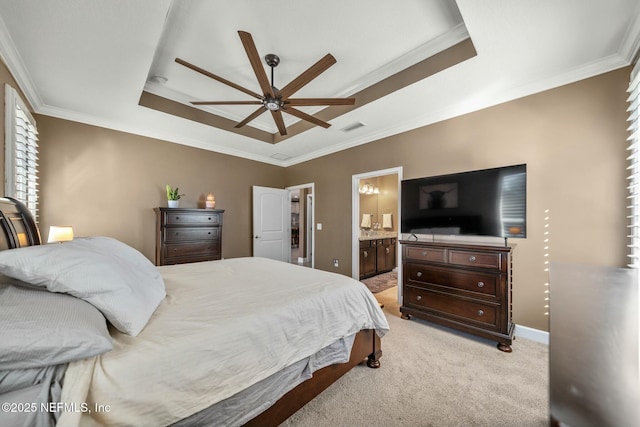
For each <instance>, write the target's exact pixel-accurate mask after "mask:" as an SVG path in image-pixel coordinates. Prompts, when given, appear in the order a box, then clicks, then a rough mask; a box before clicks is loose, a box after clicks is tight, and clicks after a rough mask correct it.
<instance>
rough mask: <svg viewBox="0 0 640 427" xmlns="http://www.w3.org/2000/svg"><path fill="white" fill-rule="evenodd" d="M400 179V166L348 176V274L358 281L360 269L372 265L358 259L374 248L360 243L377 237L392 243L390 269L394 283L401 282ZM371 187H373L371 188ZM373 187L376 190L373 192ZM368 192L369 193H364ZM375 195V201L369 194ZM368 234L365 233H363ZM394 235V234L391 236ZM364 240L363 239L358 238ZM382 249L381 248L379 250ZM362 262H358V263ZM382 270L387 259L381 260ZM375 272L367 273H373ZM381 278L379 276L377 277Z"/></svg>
mask: <svg viewBox="0 0 640 427" xmlns="http://www.w3.org/2000/svg"><path fill="white" fill-rule="evenodd" d="M401 181H402V166H400V167H396V168H390V169H383V170H377V171H371V172H367V173H362V174H358V175H353V176H352V203H351V206H352V219H351V221H352V227H351V229H352V238H351V242H352V248H351V277H353V278H354V279H356V280H360V277H361V276H362V275H361V271H360V270H361V268H363V269H369V268H372V267H371V264H370V263H367V262H366V260H361V258H362V257H363V255H364V253H363V251H366V252H368V255H373V254H374V251H367V249H366V248H364V249H363V248H361V246H363V245H366V244H367V241H366V240H367V239H374V238H376V237H378V236H380V237H381V238H382V239H381V240H382V243H383V245H384V244H388V243H392V241H393V244H395V260H394V264H395V265H394V266H393V270H392V271H393V272H394V273H395V274H397V276H396V280H397V283H398V285H401V283H402V279H401V278H402V264H401V262H400V261H401V259H402V257H401V248H400V244H399V242H400V237H401V235H400V203H401V200H400V194H401V193H400V183H401ZM372 187H373V188H372ZM376 188H377V193H376ZM370 191H371V194H367V193H368V192H370ZM373 195H375V200H374V199H373V198H371V196H373ZM367 234H368V235H367ZM391 236H395V237H391ZM361 239H364V240H361ZM385 249H386V248H385ZM382 252H383V253H384V252H385V251H384V250H383V251H382ZM375 256H376V263H377V262H378V259H377V258H378V257H379V255H378V248H377V247H376V248H375ZM361 261H362V262H361ZM384 262H385V269H386V268H387V267H389V266H388V262H389V260H388V258H387V259H386V260H385V261H384ZM377 270H378V268H377V266H376V272H375V273H370V272H367V275H368V274H376V273H377ZM380 277H383V276H380ZM401 292H402V286H398V301H401V298H402V295H401Z"/></svg>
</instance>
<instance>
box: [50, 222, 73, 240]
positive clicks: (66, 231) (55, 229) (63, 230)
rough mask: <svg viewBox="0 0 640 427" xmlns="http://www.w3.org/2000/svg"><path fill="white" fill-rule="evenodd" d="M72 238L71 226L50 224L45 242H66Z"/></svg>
mask: <svg viewBox="0 0 640 427" xmlns="http://www.w3.org/2000/svg"><path fill="white" fill-rule="evenodd" d="M69 240H73V227H71V226H70V225H52V226H51V227H49V239H48V240H47V243H53V242H68V241H69Z"/></svg>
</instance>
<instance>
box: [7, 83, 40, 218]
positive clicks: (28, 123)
mask: <svg viewBox="0 0 640 427" xmlns="http://www.w3.org/2000/svg"><path fill="white" fill-rule="evenodd" d="M4 173H5V195H7V196H10V197H13V198H15V199H18V200H20V201H21V202H22V203H24V204H25V205H26V206H27V207H28V208H29V210H30V211H31V213H32V214H33V216H34V218H35V220H36V221H38V129H37V127H36V122H35V120H34V119H33V117H32V116H31V113H29V109H28V108H27V107H26V105H25V104H24V102H23V101H22V99H20V96H19V95H18V93H17V92H16V90H15V89H13V88H12V87H11V86H9V85H5V172H4Z"/></svg>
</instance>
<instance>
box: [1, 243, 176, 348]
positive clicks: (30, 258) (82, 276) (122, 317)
mask: <svg viewBox="0 0 640 427" xmlns="http://www.w3.org/2000/svg"><path fill="white" fill-rule="evenodd" d="M0 273H3V274H5V275H7V276H9V277H14V278H16V279H19V280H22V281H23V282H26V283H29V284H31V285H35V286H40V287H44V288H46V289H48V290H49V291H51V292H61V293H67V294H70V295H73V296H75V297H77V298H80V299H83V300H85V301H87V302H88V303H91V304H92V305H93V306H95V307H96V308H97V309H98V310H100V311H101V312H102V314H104V316H105V317H106V318H107V319H108V320H109V321H110V322H111V324H112V325H113V326H115V327H116V328H117V329H118V330H120V331H122V332H124V333H126V334H129V335H133V336H136V335H138V334H139V333H140V331H142V329H143V328H144V327H145V325H146V324H147V322H148V321H149V318H150V317H151V315H152V314H153V312H154V311H155V309H156V308H157V307H158V305H159V304H160V302H161V301H162V300H163V299H164V297H165V295H166V293H165V287H164V281H163V280H162V276H161V275H160V272H159V271H158V269H157V268H156V267H155V266H154V265H153V264H152V263H151V262H150V261H149V260H148V259H147V258H146V257H145V256H144V255H142V254H141V253H140V252H138V251H137V250H135V249H133V248H132V247H130V246H127V245H126V244H124V243H122V242H119V241H118V240H115V239H111V238H109V237H79V238H76V239H74V240H72V241H70V242H64V243H53V244H48V245H39V246H29V247H25V248H18V249H10V250H4V251H0Z"/></svg>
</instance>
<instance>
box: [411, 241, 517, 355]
mask: <svg viewBox="0 0 640 427" xmlns="http://www.w3.org/2000/svg"><path fill="white" fill-rule="evenodd" d="M400 243H401V244H402V268H403V273H402V278H403V280H402V295H403V298H402V306H401V307H400V311H401V312H402V318H403V319H409V318H410V317H411V316H416V317H418V318H421V319H424V320H428V321H431V322H434V323H438V324H440V325H444V326H448V327H451V328H455V329H458V330H460V331H464V332H467V333H471V334H474V335H477V336H480V337H483V338H487V339H492V340H495V341H497V342H498V349H500V350H502V351H505V352H510V351H511V343H512V341H513V334H514V329H515V324H514V323H512V321H511V252H512V251H511V248H510V247H506V246H481V245H462V244H451V243H431V242H419V241H407V240H403V241H401V242H400Z"/></svg>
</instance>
